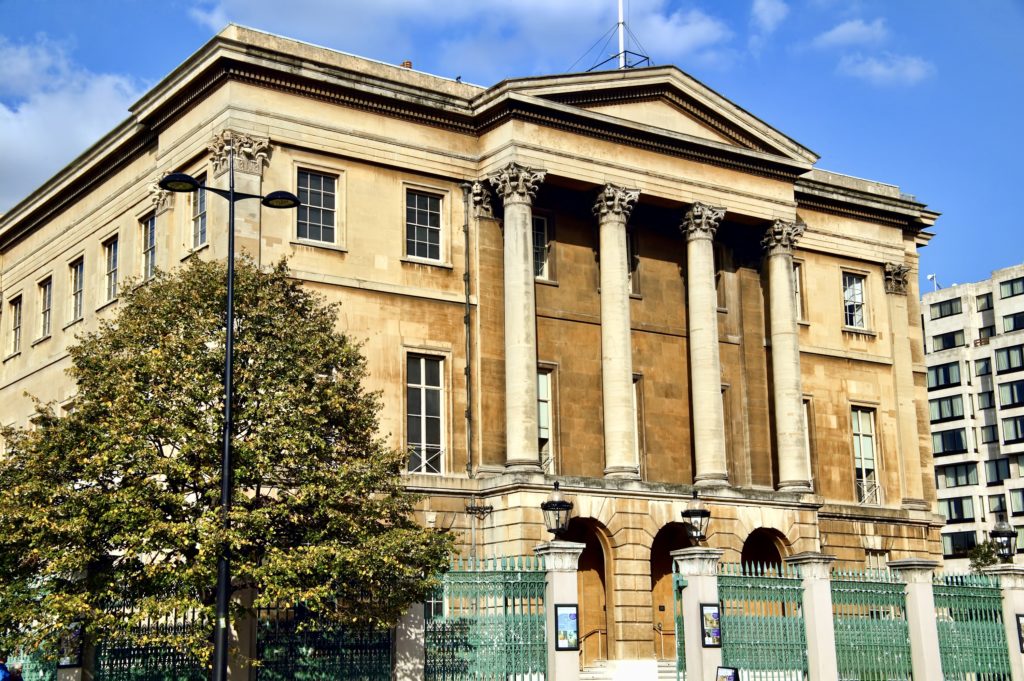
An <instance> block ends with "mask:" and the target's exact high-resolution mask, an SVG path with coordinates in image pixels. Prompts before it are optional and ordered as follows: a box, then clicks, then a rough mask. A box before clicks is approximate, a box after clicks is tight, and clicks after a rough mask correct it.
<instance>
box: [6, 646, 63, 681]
mask: <svg viewBox="0 0 1024 681" xmlns="http://www.w3.org/2000/svg"><path fill="white" fill-rule="evenodd" d="M15 667H21V678H23V679H24V680H25V681H57V663H56V662H47V661H46V660H45V659H44V658H43V656H42V655H40V654H37V653H25V652H20V653H16V654H14V655H11V656H10V657H8V658H7V668H8V669H13V668H15Z"/></svg>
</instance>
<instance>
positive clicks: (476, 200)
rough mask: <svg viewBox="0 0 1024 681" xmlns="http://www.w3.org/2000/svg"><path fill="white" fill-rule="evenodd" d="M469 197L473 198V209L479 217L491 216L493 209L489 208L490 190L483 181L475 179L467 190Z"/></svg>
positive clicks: (492, 215)
mask: <svg viewBox="0 0 1024 681" xmlns="http://www.w3.org/2000/svg"><path fill="white" fill-rule="evenodd" d="M469 195H470V198H471V199H472V200H473V209H474V210H475V211H476V216H477V217H479V218H493V217H494V209H493V208H491V190H490V189H488V188H487V185H485V184H484V183H483V182H480V181H476V182H474V183H473V186H472V188H471V189H470V190H469Z"/></svg>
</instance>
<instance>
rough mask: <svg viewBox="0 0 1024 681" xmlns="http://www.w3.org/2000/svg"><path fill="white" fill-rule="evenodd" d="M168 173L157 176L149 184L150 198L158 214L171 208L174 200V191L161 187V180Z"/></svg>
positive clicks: (154, 210)
mask: <svg viewBox="0 0 1024 681" xmlns="http://www.w3.org/2000/svg"><path fill="white" fill-rule="evenodd" d="M166 175H168V173H164V174H163V175H159V176H157V177H156V178H154V179H153V182H152V184H150V185H149V199H150V201H152V202H153V212H155V213H156V214H157V215H160V214H161V213H165V212H167V211H168V210H170V209H171V204H172V203H173V202H174V192H172V191H169V190H167V189H161V188H160V180H162V179H164V177H165V176H166Z"/></svg>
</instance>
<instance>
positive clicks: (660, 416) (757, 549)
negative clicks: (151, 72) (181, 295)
mask: <svg viewBox="0 0 1024 681" xmlns="http://www.w3.org/2000/svg"><path fill="white" fill-rule="evenodd" d="M235 140H239V141H238V142H237V144H238V145H239V146H238V153H239V156H240V158H242V160H243V161H244V162H241V163H238V164H237V165H236V185H237V189H238V190H239V191H244V192H249V193H253V194H259V193H263V192H268V191H271V190H275V189H288V190H291V191H298V190H299V183H300V181H301V182H304V183H306V184H307V189H309V186H312V185H309V183H313V185H315V187H314V188H313V189H309V197H311V198H309V203H310V205H318V206H324V207H325V208H324V210H325V211H326V210H332V212H331V213H327V212H319V213H316V214H313V213H312V212H305V213H302V214H300V215H296V214H295V213H293V212H288V211H262V210H261V209H260V207H259V204H258V202H256V201H249V202H242V203H239V204H238V209H237V213H236V225H237V226H236V229H237V243H238V247H239V248H240V249H241V250H244V251H246V252H248V253H249V254H251V255H252V256H253V257H254V258H255V259H256V260H257V261H258V262H259V263H262V264H264V265H266V264H269V263H272V262H276V261H277V260H279V259H280V258H285V257H286V258H288V260H289V263H290V266H291V268H292V270H293V272H294V275H295V277H296V278H297V279H299V280H301V281H303V282H304V283H305V284H306V285H308V286H309V287H311V288H312V289H315V290H316V291H318V292H319V293H321V294H323V295H324V296H325V297H326V298H327V299H328V300H330V301H336V302H340V303H341V308H340V313H339V317H338V328H339V330H342V331H345V332H346V333H348V334H350V335H351V336H352V337H353V338H355V339H357V340H359V341H361V342H362V343H363V348H364V352H365V354H366V356H367V358H368V363H369V367H370V376H369V386H368V387H369V388H370V389H373V390H379V391H381V393H382V396H383V402H384V405H385V407H384V411H383V413H382V414H381V427H382V430H383V432H384V433H387V434H389V435H388V436H389V438H390V440H391V442H392V444H394V446H396V447H403V448H404V447H407V446H409V445H411V444H415V443H414V442H413V440H414V439H415V437H414V436H413V433H414V431H415V426H416V425H417V424H416V423H413V422H412V421H411V420H410V417H409V414H408V412H409V408H408V407H409V405H408V404H407V403H406V395H407V388H408V387H409V385H412V389H414V390H422V391H433V392H434V394H435V395H438V396H439V397H440V400H439V404H440V407H439V411H438V414H437V415H438V416H439V417H440V421H439V423H440V428H439V431H438V432H437V433H435V434H432V435H430V436H423V435H421V436H420V438H419V439H418V440H416V442H418V443H419V444H420V445H421V449H422V456H420V457H419V458H418V459H417V465H416V466H414V468H415V470H414V471H411V472H409V473H408V474H407V481H408V486H409V487H410V488H412V489H414V490H416V491H418V492H422V493H424V494H425V499H424V501H423V503H422V508H421V520H422V522H424V523H425V524H429V525H434V526H436V527H439V528H442V529H450V530H451V531H454V532H457V533H458V536H459V537H460V541H461V545H460V549H461V550H462V551H463V552H465V553H467V554H470V553H475V554H478V555H483V554H487V555H490V554H506V555H509V554H518V555H529V554H531V553H532V551H533V547H534V546H535V545H536V544H538V543H539V542H541V541H543V540H545V539H546V538H547V533H546V532H545V530H544V526H543V520H542V516H541V512H540V508H539V505H540V502H541V501H543V500H544V498H545V497H546V495H547V494H548V493H549V491H550V489H551V484H552V482H553V481H554V479H558V480H560V481H561V484H562V489H563V491H565V493H566V495H567V498H569V499H570V500H571V501H573V503H574V504H575V508H574V516H575V517H574V520H573V524H572V526H571V528H570V532H569V536H568V537H567V539H569V540H571V541H576V542H579V543H581V544H583V545H584V546H585V547H586V548H585V549H584V550H583V553H582V555H581V557H580V575H579V590H580V603H581V618H582V628H581V633H582V634H584V635H585V636H586V635H587V634H588V633H592V632H598V633H597V634H596V635H594V636H591V637H589V638H587V640H586V641H585V642H584V654H585V655H590V656H591V657H595V656H597V657H600V656H608V657H610V658H613V659H616V660H633V659H641V658H650V657H652V656H655V655H660V654H661V650H662V648H661V647H659V644H663V643H664V637H665V636H666V635H668V634H667V633H666V632H670V631H671V630H672V627H671V613H672V605H671V588H670V581H671V559H670V553H671V551H674V550H678V549H681V548H684V547H686V546H688V545H689V544H690V541H689V539H688V535H687V532H686V528H685V527H683V526H682V524H681V522H680V520H681V518H680V512H681V511H682V510H683V509H684V508H685V507H686V505H687V503H688V502H689V499H690V496H691V491H692V490H693V489H694V488H695V486H696V487H697V488H699V490H700V495H701V497H702V499H703V500H704V501H705V503H706V504H707V505H708V507H709V508H710V509H711V511H712V513H713V519H712V521H711V527H710V531H709V537H708V545H709V546H711V547H713V548H716V549H721V550H723V551H724V552H725V558H724V559H725V560H727V561H728V560H732V561H737V560H739V559H740V558H741V556H745V557H747V558H750V559H759V560H776V559H778V558H779V557H782V558H784V557H786V556H789V555H795V554H797V553H803V552H809V551H813V552H823V553H826V554H831V555H833V556H835V557H836V558H837V559H838V561H839V562H841V563H842V562H847V563H854V564H864V563H865V562H869V563H872V564H876V563H877V564H880V563H879V561H882V560H885V559H900V558H910V557H920V558H929V557H937V556H938V555H939V554H940V546H939V541H938V521H937V518H936V516H934V515H933V514H932V513H931V507H932V505H933V504H934V500H935V492H934V482H933V479H932V461H931V453H930V445H929V440H928V430H927V411H926V402H925V380H926V377H925V367H924V357H923V354H922V351H921V347H922V345H921V327H920V322H919V319H920V316H919V315H920V310H919V308H918V304H917V300H918V293H917V290H916V281H917V267H918V259H917V248H918V247H919V246H922V245H924V244H925V243H927V240H928V238H929V237H930V235H929V233H928V232H927V231H925V230H926V228H928V227H929V226H930V225H932V224H933V223H934V220H935V218H936V216H937V214H936V213H934V212H931V211H929V210H928V209H927V208H926V207H925V206H924V205H923V204H921V203H918V202H916V201H915V200H914V199H913V198H911V197H908V196H906V195H903V194H901V193H900V191H899V190H898V188H896V187H893V186H891V185H884V184H880V183H875V182H869V181H865V180H857V179H854V178H850V177H846V176H842V175H836V174H832V173H826V172H823V171H819V170H816V169H814V168H813V164H814V163H815V162H816V161H817V157H816V156H815V155H814V154H813V153H812V152H810V151H809V150H807V149H805V148H804V147H802V146H800V145H799V144H798V143H796V142H795V141H793V140H792V139H790V138H789V137H787V136H786V135H784V134H783V133H781V132H779V131H777V130H774V129H772V128H770V127H769V126H767V125H766V124H765V123H763V122H762V121H760V120H758V119H757V118H755V117H753V116H751V115H750V114H748V113H746V112H744V111H743V110H742V109H740V108H738V107H736V106H735V105H733V104H732V103H730V102H728V101H727V100H725V99H723V98H722V97H721V96H720V95H718V94H716V93H714V92H713V91H711V90H709V89H707V88H706V87H704V86H703V85H701V84H700V83H699V82H697V81H695V80H694V79H692V78H690V77H689V76H687V75H686V74H684V73H682V72H681V71H679V70H678V69H676V68H674V67H654V68H648V69H639V70H635V71H628V72H621V71H615V72H599V73H588V74H576V75H566V76H550V77H538V78H526V79H518V80H507V81H504V82H502V83H501V84H499V85H497V86H494V87H492V88H488V89H484V88H479V87H476V86H472V85H469V84H466V83H461V82H455V81H450V80H446V79H442V78H437V77H434V76H430V75H427V74H423V73H418V72H414V71H411V70H409V69H403V68H399V67H393V66H389V65H386V64H381V63H378V62H372V61H367V60H363V59H360V58H357V57H353V56H350V55H345V54H340V53H335V52H331V51H329V50H324V49H322V48H317V47H313V46H310V45H306V44H302V43H297V42H293V41H290V40H287V39H284V38H279V37H276V36H272V35H268V34H264V33H259V32H255V31H250V30H247V29H243V28H239V27H234V26H232V27H229V28H227V29H225V31H224V32H222V33H221V34H219V35H218V36H217V37H215V38H214V39H213V40H212V41H211V42H210V43H208V44H207V45H206V46H205V47H203V48H202V49H201V50H200V51H199V52H198V53H196V54H195V55H194V56H193V57H191V58H190V59H188V60H187V61H186V62H185V63H184V64H183V66H182V67H181V68H180V69H179V70H178V71H176V72H175V73H174V74H173V76H170V77H168V79H167V80H165V81H163V82H161V83H160V84H158V85H157V86H156V87H155V88H154V89H153V90H152V91H151V92H150V93H148V94H147V95H146V96H145V97H144V98H143V99H142V100H141V101H140V102H139V103H138V104H137V105H136V106H135V107H134V108H133V110H132V112H131V117H130V118H129V119H128V120H127V121H126V122H125V123H124V124H122V125H121V126H119V127H118V128H117V129H115V130H114V131H113V132H112V133H111V134H110V135H108V136H107V137H105V138H104V140H103V141H102V142H100V143H98V144H97V145H96V146H95V147H93V148H92V149H90V150H88V151H87V152H86V153H85V154H83V155H82V156H81V157H79V158H78V159H77V160H76V161H75V162H74V163H72V164H71V165H70V166H69V167H68V168H66V169H65V170H63V171H62V172H61V173H60V174H59V175H57V176H55V177H54V178H53V179H51V180H50V181H48V182H47V183H46V184H45V185H43V186H42V187H41V188H39V189H38V190H37V191H36V192H34V193H33V194H32V195H30V196H29V197H27V198H26V199H25V200H24V201H22V202H21V203H20V204H18V205H17V206H15V207H14V208H12V209H11V210H10V211H9V212H8V213H7V214H6V216H4V217H3V219H2V220H0V258H2V260H0V276H2V280H0V282H2V284H0V285H2V296H3V310H2V318H0V329H2V336H0V342H2V343H3V358H4V359H3V365H2V369H0V421H2V422H3V423H5V424H6V423H25V422H26V420H27V419H28V417H29V415H30V414H31V411H32V401H31V399H30V398H29V397H27V396H26V393H27V394H31V395H34V396H36V397H38V398H39V399H41V400H44V401H55V402H58V403H62V404H68V403H70V401H71V400H72V399H73V397H74V392H75V387H74V385H72V384H71V383H70V382H69V381H68V380H67V379H66V378H65V375H64V373H63V372H64V369H66V368H67V366H68V359H67V354H66V347H67V346H68V344H69V343H71V342H73V340H74V337H75V336H76V335H77V334H80V333H82V332H85V331H88V330H91V329H93V328H95V327H96V324H97V322H98V320H99V319H101V318H103V317H105V316H108V315H110V314H111V313H112V312H113V311H114V310H115V309H116V305H117V302H116V293H114V294H113V295H110V293H111V292H110V288H109V285H108V284H109V283H110V282H109V272H108V270H109V267H108V262H109V255H110V246H111V244H112V241H111V240H112V239H114V238H116V239H117V247H118V248H117V252H118V259H117V274H118V277H119V278H120V280H121V281H123V280H124V279H125V278H127V277H132V276H136V277H137V276H139V275H140V274H141V273H142V271H143V270H142V266H143V262H144V258H145V257H146V256H145V255H144V250H145V246H146V244H145V243H144V241H143V232H142V230H141V228H140V224H141V223H142V222H143V221H144V220H146V219H148V218H149V217H150V216H151V215H153V216H155V220H156V234H157V240H156V243H155V250H153V251H152V253H151V257H155V258H156V262H157V265H158V266H159V267H161V268H172V267H175V266H176V265H178V264H179V263H180V262H182V261H183V260H185V259H187V258H190V257H201V258H223V257H224V255H225V253H226V230H225V228H224V226H225V224H226V218H227V206H226V204H225V202H224V201H221V200H219V199H217V198H216V197H211V198H210V200H209V202H208V205H206V206H205V214H202V211H201V210H200V209H201V208H203V206H198V207H197V205H196V204H195V203H194V200H193V199H191V198H190V197H188V196H185V195H180V194H179V195H175V196H164V195H162V194H160V193H158V192H153V191H152V186H153V183H154V181H155V179H158V178H159V177H162V176H163V175H164V174H166V173H168V172H174V171H183V172H187V173H190V174H192V175H194V176H196V177H199V176H204V179H205V181H206V182H207V183H208V184H209V185H210V186H215V187H223V186H225V183H226V181H227V175H226V173H223V172H222V170H223V158H222V156H223V154H222V152H223V149H224V145H225V144H232V143H235V142H234V141H235ZM325 178H326V180H325ZM328 180H329V182H327V181H328ZM324 182H327V184H324ZM328 189H329V190H330V191H328ZM328 194H330V201H331V202H332V204H333V206H334V208H333V209H327V208H326V202H327V198H326V196H327V195H328ZM203 215H205V218H203ZM303 216H304V217H303ZM202 219H205V222H202ZM300 220H301V221H303V222H299V221H300ZM200 226H202V227H203V229H202V230H200ZM417 227H419V228H421V229H419V230H417ZM205 230H208V231H205ZM200 232H202V233H203V234H205V237H204V238H203V239H200ZM421 249H422V250H421ZM80 261H81V262H82V263H83V268H82V270H81V273H80V274H76V269H75V266H76V264H77V263H78V262H80ZM892 264H895V265H898V266H900V267H902V268H906V269H905V270H903V271H904V274H905V277H903V279H902V282H903V283H902V284H901V286H902V287H903V288H904V289H905V290H903V291H902V292H901V291H896V290H894V288H893V284H892V281H893V276H894V275H893V270H891V269H890V266H891V265H892ZM791 272H793V273H795V276H794V277H792V278H791V277H790V276H789V275H790V273H791ZM76 277H77V278H76ZM47 280H48V281H50V283H51V288H50V294H51V296H52V305H51V306H50V308H49V310H50V312H49V314H50V320H51V322H50V325H49V327H48V328H47V330H46V331H47V332H46V333H42V331H41V329H42V324H43V322H42V317H41V315H42V310H43V307H42V304H41V302H40V299H41V292H42V291H43V290H44V284H45V282H46V281H47ZM466 281H468V287H467V285H466ZM78 291H80V293H79V292H78ZM18 312H20V317H19V319H20V321H19V322H18V323H15V317H16V314H17V313H18ZM17 334H20V338H19V340H18V342H17V343H15V336H16V335H17ZM16 346H17V347H16ZM420 361H422V362H425V363H427V364H429V365H430V366H431V367H437V368H439V369H440V371H439V375H438V378H437V380H436V381H435V383H432V384H431V385H422V384H420V383H418V382H416V381H414V380H413V379H412V376H411V375H410V372H409V367H410V366H411V363H412V362H420ZM427 364H423V365H421V366H427ZM538 371H540V372H541V373H542V377H541V378H540V379H539V378H538ZM410 382H411V383H410ZM538 401H540V402H541V404H540V405H538ZM417 416H419V417H422V420H421V422H420V423H419V425H422V423H426V421H427V420H429V418H428V417H431V416H432V415H431V414H425V413H418V414H417ZM854 417H856V419H857V426H856V427H857V433H856V434H857V437H859V438H860V441H861V443H862V446H868V445H866V444H864V443H869V444H870V446H871V448H872V452H873V454H874V456H873V457H871V461H870V465H868V464H867V463H866V462H865V459H864V457H862V458H861V459H859V460H858V459H856V458H855V455H854V445H853V442H854V427H855V426H854V424H853V420H854ZM434 423H438V421H434ZM410 424H411V425H410ZM424 432H426V431H424ZM424 438H426V439H429V440H430V441H429V442H428V441H426V439H424ZM428 461H429V462H431V463H429V464H428V463H427V462H428ZM858 461H859V465H858ZM435 467H436V471H437V472H435ZM858 471H859V472H858ZM469 506H472V507H475V509H476V510H475V511H474V512H472V513H471V512H467V507H469ZM485 507H490V511H489V512H488V511H486V510H484V508H485ZM659 624H660V625H662V626H661V628H660V630H659V628H658V626H657V625H659ZM598 640H600V641H603V642H602V643H600V644H597V643H594V641H598ZM668 649H669V650H673V648H672V646H671V645H670V646H669V647H668Z"/></svg>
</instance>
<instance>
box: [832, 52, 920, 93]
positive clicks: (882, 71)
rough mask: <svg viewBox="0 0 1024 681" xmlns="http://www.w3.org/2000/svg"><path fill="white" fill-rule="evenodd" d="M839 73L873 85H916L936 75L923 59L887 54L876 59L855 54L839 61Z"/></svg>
mask: <svg viewBox="0 0 1024 681" xmlns="http://www.w3.org/2000/svg"><path fill="white" fill-rule="evenodd" d="M839 72H840V73H842V74H844V75H847V76H852V77H854V78H860V79H862V80H866V81H867V82H869V83H871V84H872V85H915V84H917V83H919V82H921V81H922V80H925V79H926V78H929V77H930V76H931V75H932V74H933V73H935V66H934V65H932V64H931V63H930V62H928V61H926V60H924V59H922V58H921V57H914V56H909V55H898V54H888V53H886V54H883V55H881V56H877V57H874V56H863V55H860V54H855V55H847V56H845V57H843V58H842V59H841V60H840V61H839Z"/></svg>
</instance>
